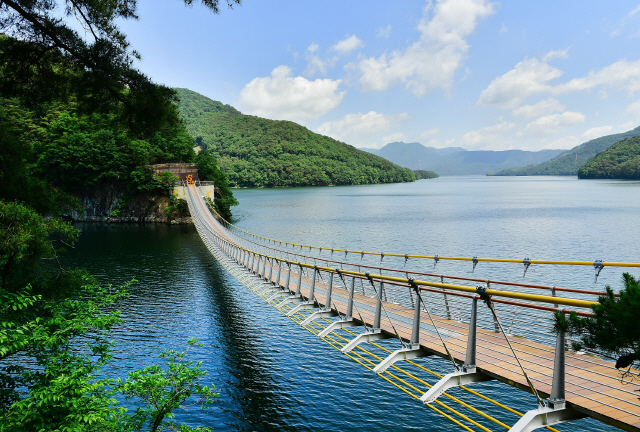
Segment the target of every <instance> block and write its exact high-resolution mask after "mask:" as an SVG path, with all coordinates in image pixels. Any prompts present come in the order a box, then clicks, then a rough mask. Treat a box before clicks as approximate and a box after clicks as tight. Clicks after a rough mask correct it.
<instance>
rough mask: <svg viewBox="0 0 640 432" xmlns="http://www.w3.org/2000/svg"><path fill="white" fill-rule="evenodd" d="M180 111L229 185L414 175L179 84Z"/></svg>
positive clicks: (410, 178) (366, 180)
mask: <svg viewBox="0 0 640 432" xmlns="http://www.w3.org/2000/svg"><path fill="white" fill-rule="evenodd" d="M176 92H177V93H178V98H179V103H178V109H179V111H180V115H181V117H182V118H183V120H184V121H185V123H186V127H187V131H188V132H189V133H190V134H191V136H193V137H194V138H195V141H196V143H197V144H198V146H200V148H201V149H202V150H201V151H207V152H209V153H211V154H212V155H213V156H214V157H215V158H216V159H217V162H218V164H219V166H220V168H221V169H222V171H224V172H225V173H226V174H227V176H228V178H229V185H230V186H240V187H264V186H267V187H274V186H325V185H357V184H372V183H394V182H408V181H415V175H414V174H413V172H412V171H411V170H409V169H406V168H402V167H399V166H398V165H394V164H393V163H391V162H389V161H388V160H386V159H383V158H381V157H379V156H376V155H373V154H370V153H367V152H364V151H361V150H358V149H356V148H355V147H353V146H350V145H348V144H345V143H343V142H340V141H337V140H334V139H333V138H329V137H326V136H323V135H319V134H316V133H313V132H311V131H310V130H309V129H307V128H305V127H303V126H300V125H299V124H296V123H293V122H290V121H275V120H268V119H264V118H260V117H256V116H250V115H244V114H242V113H241V112H240V111H238V110H236V109H235V108H233V107H232V106H230V105H225V104H222V103H220V102H218V101H214V100H212V99H209V98H208V97H205V96H203V95H201V94H198V93H196V92H194V91H191V90H188V89H184V88H178V89H176Z"/></svg>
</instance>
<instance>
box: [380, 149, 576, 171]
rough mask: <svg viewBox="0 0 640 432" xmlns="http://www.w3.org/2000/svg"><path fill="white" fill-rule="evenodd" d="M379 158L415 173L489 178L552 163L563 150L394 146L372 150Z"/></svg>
mask: <svg viewBox="0 0 640 432" xmlns="http://www.w3.org/2000/svg"><path fill="white" fill-rule="evenodd" d="M370 151H371V153H374V154H376V155H378V156H382V157H383V158H385V159H388V160H390V161H391V162H393V163H396V164H398V165H400V166H403V167H407V168H411V169H413V170H417V169H424V170H430V171H435V172H437V173H438V174H440V175H469V174H483V175H484V174H487V173H489V172H492V171H497V170H501V169H503V168H512V167H520V166H525V165H528V164H532V163H539V162H543V161H546V160H549V159H551V158H553V157H555V156H557V155H559V154H560V153H562V152H563V151H562V150H541V151H537V152H532V151H525V150H502V151H492V150H465V149H463V148H461V147H446V148H441V149H437V148H434V147H426V146H424V145H422V144H420V143H418V142H413V143H404V142H393V143H389V144H387V145H385V146H384V147H382V148H381V149H379V150H370Z"/></svg>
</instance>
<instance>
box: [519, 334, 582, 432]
mask: <svg viewBox="0 0 640 432" xmlns="http://www.w3.org/2000/svg"><path fill="white" fill-rule="evenodd" d="M564 339H565V338H564V332H558V337H557V339H556V355H555V359H554V363H553V382H552V384H551V394H550V395H549V399H548V401H547V406H546V407H545V406H541V407H538V409H535V410H531V411H528V412H526V413H525V415H524V416H522V418H520V420H518V422H517V423H516V424H515V425H514V426H513V427H512V428H511V429H509V432H529V431H532V430H534V429H537V428H540V427H545V426H551V425H554V424H558V423H564V422H568V421H571V420H577V419H580V418H583V417H585V415H584V414H582V413H580V412H578V411H576V410H574V409H573V408H569V407H567V404H566V400H565V393H564V388H565V386H564V384H565V352H564V351H565V346H564Z"/></svg>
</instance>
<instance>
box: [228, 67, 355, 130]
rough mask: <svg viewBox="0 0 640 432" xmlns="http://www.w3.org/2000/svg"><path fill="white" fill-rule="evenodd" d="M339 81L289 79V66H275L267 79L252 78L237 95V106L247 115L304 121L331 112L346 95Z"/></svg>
mask: <svg viewBox="0 0 640 432" xmlns="http://www.w3.org/2000/svg"><path fill="white" fill-rule="evenodd" d="M340 83H341V80H332V79H316V80H314V81H311V80H308V79H306V78H304V77H301V76H297V77H294V76H292V73H291V69H290V68H289V67H288V66H278V67H277V68H275V69H274V70H273V71H272V72H271V75H270V76H268V77H259V78H254V79H253V80H252V81H251V82H250V83H249V84H247V85H246V86H245V87H244V88H243V89H242V91H241V92H240V105H241V107H242V109H243V110H244V111H246V112H247V113H249V114H253V115H257V116H261V117H266V118H270V119H277V120H292V121H296V122H304V121H306V120H311V119H315V118H318V117H320V116H322V115H324V114H326V113H327V112H329V111H331V110H332V109H334V108H335V107H337V106H338V105H340V103H341V102H342V99H343V98H344V95H345V94H346V92H345V91H341V92H340V91H338V87H339V86H340Z"/></svg>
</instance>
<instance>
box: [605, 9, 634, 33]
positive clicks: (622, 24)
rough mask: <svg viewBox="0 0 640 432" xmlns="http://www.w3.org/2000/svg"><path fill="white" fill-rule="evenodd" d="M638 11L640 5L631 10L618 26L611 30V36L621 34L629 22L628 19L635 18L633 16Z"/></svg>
mask: <svg viewBox="0 0 640 432" xmlns="http://www.w3.org/2000/svg"><path fill="white" fill-rule="evenodd" d="M638 12H640V5H638V6H636V7H635V8H634V9H633V10H632V11H631V12H629V13H628V14H627V15H626V16H625V17H624V18H622V20H621V21H620V25H619V26H618V28H616V29H615V30H614V31H612V32H611V37H614V36H617V35H619V34H620V32H621V31H622V29H623V28H624V26H625V25H626V24H627V21H629V20H630V19H631V18H633V16H634V15H635V14H637V13H638Z"/></svg>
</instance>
